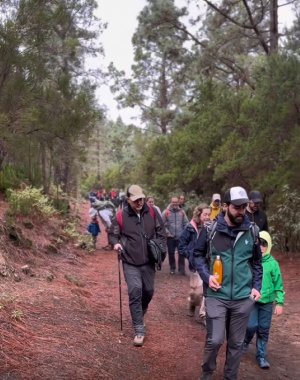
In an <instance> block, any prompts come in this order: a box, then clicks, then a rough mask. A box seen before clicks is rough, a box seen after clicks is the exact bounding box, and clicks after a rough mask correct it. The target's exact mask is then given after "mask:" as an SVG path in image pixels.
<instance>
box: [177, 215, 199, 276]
mask: <svg viewBox="0 0 300 380" xmlns="http://www.w3.org/2000/svg"><path fill="white" fill-rule="evenodd" d="M200 231H201V229H198V228H197V226H196V223H195V222H194V221H193V220H192V221H191V222H190V223H188V224H187V225H186V226H185V227H184V230H183V231H182V233H181V235H180V238H179V243H178V251H179V253H180V255H183V256H184V257H185V258H186V259H188V260H189V270H190V271H192V272H195V271H196V267H195V263H194V247H195V243H196V240H197V239H198V236H199V234H200Z"/></svg>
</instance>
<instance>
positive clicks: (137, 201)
mask: <svg viewBox="0 0 300 380" xmlns="http://www.w3.org/2000/svg"><path fill="white" fill-rule="evenodd" d="M126 195H127V204H126V205H124V207H123V209H122V210H119V211H118V212H117V214H116V218H115V219H114V220H113V223H112V227H111V233H110V235H111V238H110V241H111V242H112V243H113V244H114V249H115V250H116V251H120V252H121V259H122V263H123V272H124V276H125V281H126V283H127V287H128V295H129V308H130V314H131V319H132V324H133V329H134V334H135V336H134V340H133V344H134V346H142V345H143V344H144V338H145V326H144V316H145V314H146V312H147V309H148V306H149V303H150V301H151V299H152V297H153V294H154V277H155V264H154V263H153V261H151V258H150V256H149V252H148V249H147V238H149V239H152V238H154V237H156V238H157V239H159V240H160V242H161V243H162V244H163V245H164V246H165V245H166V233H165V229H164V226H163V223H162V220H161V217H160V215H159V214H158V213H157V212H156V210H155V209H153V208H149V207H148V206H147V204H146V203H145V195H144V193H143V190H142V188H141V187H140V186H138V185H131V186H130V187H129V188H128V190H127V194H126Z"/></svg>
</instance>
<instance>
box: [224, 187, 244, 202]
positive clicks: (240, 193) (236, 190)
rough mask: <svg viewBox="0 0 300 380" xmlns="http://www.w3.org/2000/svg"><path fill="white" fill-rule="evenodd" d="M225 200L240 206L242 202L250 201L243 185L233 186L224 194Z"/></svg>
mask: <svg viewBox="0 0 300 380" xmlns="http://www.w3.org/2000/svg"><path fill="white" fill-rule="evenodd" d="M224 202H226V203H232V204H233V205H235V206H240V205H242V204H245V203H248V202H249V199H248V195H247V192H246V190H245V189H244V188H243V187H241V186H235V187H231V188H230V189H229V190H227V191H226V193H225V194H224Z"/></svg>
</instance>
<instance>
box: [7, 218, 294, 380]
mask: <svg viewBox="0 0 300 380" xmlns="http://www.w3.org/2000/svg"><path fill="white" fill-rule="evenodd" d="M84 225H85V222H83V226H84ZM103 245H105V239H104V237H102V238H101V241H100V242H99V246H103ZM30 260H31V265H32V266H33V267H34V268H35V270H36V275H35V276H34V277H27V278H26V279H24V280H22V281H21V282H9V281H8V280H7V281H1V283H0V292H1V299H0V306H1V305H2V306H3V308H2V307H1V308H0V309H1V312H2V313H3V314H2V318H1V329H0V344H1V350H0V360H1V367H0V380H4V379H5V380H21V379H22V380H23V379H26V380H27V379H28V380H29V379H30V380H33V379H34V380H38V379H43V380H50V379H51V380H53V379H57V380H62V379H66V380H81V379H82V380H94V379H112V380H127V379H128V380H129V379H130V380H131V379H136V380H150V379H151V380H156V379H157V380H196V379H198V378H199V373H200V364H201V358H202V350H203V344H204V339H205V331H204V330H203V328H202V327H201V326H200V325H199V324H197V323H196V322H195V321H194V320H193V319H192V318H190V317H188V316H187V315H186V310H187V308H186V307H187V300H186V298H187V292H188V284H189V281H188V277H183V276H179V275H177V274H176V275H175V276H170V275H169V273H168V268H167V264H166V263H165V264H164V267H163V270H162V272H159V273H157V276H156V294H155V296H154V299H153V302H152V303H151V305H150V308H149V312H148V313H147V317H146V332H147V338H146V340H145V345H144V347H142V348H135V347H133V345H132V338H133V337H132V328H131V320H130V315H129V310H128V302H127V294H126V286H125V284H124V280H123V277H122V298H123V332H122V333H121V332H120V314H119V292H118V265H117V259H116V254H115V253H114V252H105V251H103V250H101V249H98V250H97V251H96V252H95V253H94V254H88V253H85V252H83V251H76V250H74V249H69V250H66V252H64V254H62V255H55V254H53V255H48V256H47V257H46V258H45V257H44V256H43V257H35V258H34V259H32V258H30ZM299 264H300V260H299V259H298V260H297V261H295V262H291V261H288V260H281V266H282V271H283V274H284V281H285V284H286V292H287V294H286V306H285V309H284V312H285V313H284V315H283V316H282V318H274V324H273V328H272V332H271V341H270V349H269V360H270V362H271V369H270V370H269V371H262V370H260V369H259V368H258V367H257V366H256V364H255V360H254V347H251V349H250V351H249V353H247V354H246V356H245V357H244V358H243V362H242V365H241V369H240V377H239V379H240V380H252V379H253V380H254V379H261V378H263V379H265V380H282V379H290V380H298V379H300V368H299V363H300V349H299V348H300V332H299V326H300V305H299V292H298V289H299V285H300V280H299V269H298V268H299ZM49 272H51V273H54V274H55V276H54V279H53V280H52V281H50V280H49V277H47V276H45V274H46V273H49ZM17 312H19V313H20V312H22V316H20V315H19V317H18V313H17ZM13 315H14V317H13ZM223 362H224V348H222V349H221V355H220V357H219V359H218V370H217V372H216V374H215V377H214V380H219V379H220V380H221V379H222V376H221V373H222V366H223Z"/></svg>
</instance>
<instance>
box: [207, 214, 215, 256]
mask: <svg viewBox="0 0 300 380" xmlns="http://www.w3.org/2000/svg"><path fill="white" fill-rule="evenodd" d="M216 228H217V221H216V220H214V221H213V222H212V223H211V224H210V225H209V226H207V227H206V231H207V235H206V241H207V251H206V258H207V260H208V261H210V259H211V252H212V239H213V238H214V236H215V234H216Z"/></svg>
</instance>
